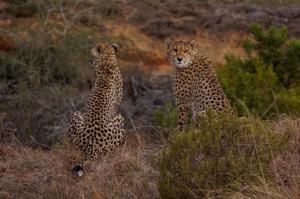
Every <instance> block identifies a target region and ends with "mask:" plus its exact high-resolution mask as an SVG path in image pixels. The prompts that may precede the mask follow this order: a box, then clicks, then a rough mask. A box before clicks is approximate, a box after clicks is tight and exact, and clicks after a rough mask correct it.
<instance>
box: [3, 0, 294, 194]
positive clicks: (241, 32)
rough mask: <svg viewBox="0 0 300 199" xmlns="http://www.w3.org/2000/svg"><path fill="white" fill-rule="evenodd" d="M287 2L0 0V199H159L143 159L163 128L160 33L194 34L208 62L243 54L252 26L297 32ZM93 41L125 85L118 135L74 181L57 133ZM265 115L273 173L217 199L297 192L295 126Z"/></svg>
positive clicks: (62, 131)
mask: <svg viewBox="0 0 300 199" xmlns="http://www.w3.org/2000/svg"><path fill="white" fill-rule="evenodd" d="M178 3H180V6H178ZM270 5H272V6H270ZM298 5H299V2H298V1H296V0H287V1H284V0H282V1H281V0H274V1H268V2H267V1H258V0H257V1H255V2H253V1H247V0H245V1H238V2H237V1H232V0H226V1H225V0H224V1H210V0H206V1H204V0H203V1H198V0H189V1H180V0H176V1H173V0H172V1H171V0H162V1H160V0H154V1H153V0H143V1H140V0H128V1H123V0H114V1H110V0H87V1H80V0H78V1H73V0H45V1H39V0H25V1H24V0H12V1H7V0H0V198H160V197H161V194H160V193H159V190H160V188H159V172H158V171H159V170H158V169H157V165H156V163H155V162H156V160H157V157H160V155H161V150H162V149H163V148H164V147H165V146H166V143H168V139H169V135H170V134H171V133H172V131H173V129H172V128H170V125H171V124H173V123H174V114H173V115H171V116H170V114H167V115H160V116H159V117H157V114H156V113H155V111H154V110H156V109H157V108H159V107H164V106H165V104H166V103H169V104H170V107H171V108H172V104H174V100H173V97H172V92H171V76H170V74H171V72H170V71H171V70H172V69H171V68H170V67H169V66H168V62H167V60H166V57H165V51H164V45H163V39H165V38H166V37H168V36H170V35H172V36H179V37H182V38H194V39H196V40H197V41H198V43H199V44H200V47H201V49H202V51H203V52H205V54H207V55H208V56H209V57H210V58H211V59H212V61H213V62H214V63H216V64H217V65H220V64H222V63H224V55H225V54H226V53H228V52H231V53H234V54H235V55H237V56H241V57H243V56H245V53H244V52H243V51H242V47H241V46H242V40H243V39H244V38H245V37H246V36H248V34H249V32H248V31H249V27H250V24H251V23H252V22H254V21H255V22H260V23H261V24H263V25H265V26H268V25H270V24H274V25H278V24H281V25H282V24H283V25H285V26H287V28H288V29H289V34H290V35H289V36H292V37H296V38H299V37H300V27H299V25H297V24H299V23H300V15H299V13H300V7H299V6H298ZM98 41H106V42H116V43H118V44H119V46H120V50H119V54H118V58H119V64H120V67H121V70H122V75H123V79H124V82H125V86H124V87H125V89H124V90H125V91H124V101H123V103H122V107H120V112H121V113H122V115H123V116H124V117H125V119H126V127H127V129H128V130H127V133H128V136H127V138H126V141H125V143H124V145H122V146H121V147H119V148H118V149H117V150H116V151H115V152H114V153H113V154H110V155H108V156H105V157H102V158H101V159H100V160H98V161H95V162H94V163H92V164H91V165H90V168H89V172H87V174H86V176H85V177H84V178H82V179H76V178H73V177H72V176H71V175H70V167H71V165H72V164H74V162H76V161H78V160H80V158H81V156H80V155H78V154H77V153H76V151H74V150H73V149H72V148H71V147H70V146H69V144H68V143H67V142H66V141H64V140H65V135H66V132H67V128H68V125H69V120H70V116H71V114H72V113H73V112H74V111H75V110H78V109H81V108H82V107H83V105H84V102H85V100H86V97H87V94H88V91H89V87H90V85H91V82H90V72H91V69H90V68H89V66H88V61H87V60H88V56H89V54H88V53H89V49H90V48H91V46H93V45H94V44H95V43H96V42H98ZM171 112H172V110H170V113H171ZM175 116H176V115H175ZM154 117H156V120H157V119H158V120H160V121H158V123H160V125H158V124H157V123H155V122H154V120H153V119H154ZM170 117H171V118H170ZM275 118H276V119H275V120H271V121H269V122H268V124H267V128H269V129H271V130H272V132H274V133H278V134H280V133H283V132H286V130H289V132H291V135H292V136H291V137H290V139H289V144H288V145H287V146H288V147H287V148H286V150H285V152H284V153H282V154H279V155H278V156H276V157H274V158H273V159H272V161H271V162H270V165H269V168H268V172H269V173H268V175H273V176H275V180H274V181H272V182H270V181H265V179H260V181H261V183H254V184H246V185H245V184H239V183H238V182H237V184H236V188H235V189H234V191H233V190H224V192H223V194H222V197H223V198H232V199H248V198H274V199H281V198H291V199H292V198H299V197H300V188H299V186H300V179H299V178H300V155H299V154H300V153H299V152H300V144H299V143H300V130H299V129H300V121H299V119H297V118H293V117H292V116H288V117H282V118H281V117H279V116H278V115H277V117H275ZM161 120H163V122H165V123H164V124H163V125H162V121H161ZM162 126H163V127H162ZM212 191H213V190H212ZM207 197H208V198H213V196H210V195H207ZM194 198H198V197H197V196H194Z"/></svg>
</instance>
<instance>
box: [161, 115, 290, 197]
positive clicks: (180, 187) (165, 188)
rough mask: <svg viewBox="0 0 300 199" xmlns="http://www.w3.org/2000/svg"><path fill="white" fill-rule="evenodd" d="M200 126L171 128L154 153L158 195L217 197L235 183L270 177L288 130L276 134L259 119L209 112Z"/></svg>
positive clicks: (285, 143)
mask: <svg viewBox="0 0 300 199" xmlns="http://www.w3.org/2000/svg"><path fill="white" fill-rule="evenodd" d="M199 122H200V123H199V124H201V128H200V129H190V130H187V131H186V132H174V133H173V135H172V136H171V141H170V144H169V145H168V146H166V148H165V149H164V150H163V151H162V153H161V154H160V155H159V157H158V162H157V166H158V169H159V172H160V177H159V191H160V193H161V196H162V198H205V197H212V198H217V197H218V196H219V194H220V193H222V192H224V191H225V190H226V191H228V192H230V190H231V191H237V188H236V184H240V185H245V186H246V185H247V184H248V183H252V184H255V183H258V181H259V180H258V179H264V180H266V181H268V179H270V178H272V176H271V175H268V170H267V169H268V165H269V163H270V160H271V159H272V158H273V156H276V154H278V153H279V152H281V151H283V150H284V149H285V147H286V146H287V143H288V140H289V139H288V138H289V133H288V132H286V133H284V134H276V133H274V132H272V130H271V129H270V127H269V126H268V125H267V124H266V123H265V122H262V121H261V120H259V119H255V118H238V117H237V116H235V115H234V114H222V115H220V116H219V117H217V118H215V117H214V116H213V114H211V113H208V114H207V116H206V117H203V118H201V119H200V121H199Z"/></svg>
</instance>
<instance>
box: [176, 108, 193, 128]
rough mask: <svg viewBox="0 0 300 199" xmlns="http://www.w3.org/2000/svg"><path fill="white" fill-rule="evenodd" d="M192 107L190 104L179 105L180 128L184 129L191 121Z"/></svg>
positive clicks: (178, 125)
mask: <svg viewBox="0 0 300 199" xmlns="http://www.w3.org/2000/svg"><path fill="white" fill-rule="evenodd" d="M189 111H190V108H189V105H188V104H181V105H179V106H178V121H177V128H178V129H179V130H184V129H185V128H186V126H187V123H188V121H189V113H190V112H189Z"/></svg>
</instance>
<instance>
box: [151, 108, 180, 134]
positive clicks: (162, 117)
mask: <svg viewBox="0 0 300 199" xmlns="http://www.w3.org/2000/svg"><path fill="white" fill-rule="evenodd" d="M177 115H178V109H177V108H176V107H174V106H173V105H172V104H171V103H167V104H166V105H165V106H164V107H162V108H157V109H156V110H155V111H154V122H155V123H156V124H158V125H160V126H162V127H164V128H170V127H176V124H177Z"/></svg>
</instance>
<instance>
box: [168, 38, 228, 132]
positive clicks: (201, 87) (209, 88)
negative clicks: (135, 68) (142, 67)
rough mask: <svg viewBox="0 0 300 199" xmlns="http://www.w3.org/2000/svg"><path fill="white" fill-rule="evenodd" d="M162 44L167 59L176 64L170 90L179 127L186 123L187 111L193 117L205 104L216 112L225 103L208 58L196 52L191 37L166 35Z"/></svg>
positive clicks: (200, 111) (226, 104)
mask: <svg viewBox="0 0 300 199" xmlns="http://www.w3.org/2000/svg"><path fill="white" fill-rule="evenodd" d="M166 46H167V54H168V58H169V61H170V63H171V65H173V66H174V67H175V68H176V73H175V78H174V81H173V92H174V95H175V98H176V104H177V106H178V109H179V114H178V122H177V126H178V128H179V129H184V128H185V127H186V125H187V122H188V118H189V113H190V112H192V117H193V119H194V120H196V118H197V116H199V115H200V114H202V113H204V112H205V111H206V110H208V109H209V108H211V109H213V110H214V111H216V112H219V111H222V110H223V109H224V108H225V107H227V106H229V102H228V100H227V97H226V96H225V94H224V92H223V89H222V88H221V85H220V83H219V81H218V79H217V76H216V73H215V71H214V68H213V67H212V65H211V62H210V61H208V59H207V58H206V57H205V56H203V55H201V53H199V51H198V49H197V44H196V42H195V41H185V40H176V41H174V40H171V39H168V40H166Z"/></svg>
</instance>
